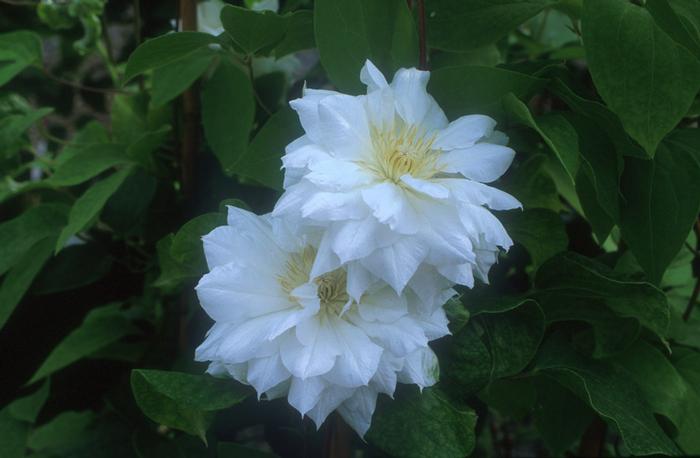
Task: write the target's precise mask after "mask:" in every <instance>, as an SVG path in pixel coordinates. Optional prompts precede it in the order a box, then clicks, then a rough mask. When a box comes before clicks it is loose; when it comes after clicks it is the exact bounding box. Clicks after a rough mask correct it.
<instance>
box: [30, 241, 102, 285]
mask: <svg viewBox="0 0 700 458" xmlns="http://www.w3.org/2000/svg"><path fill="white" fill-rule="evenodd" d="M113 260H114V259H113V258H112V256H110V255H109V253H107V252H106V251H105V249H104V248H103V247H102V246H100V245H99V244H96V243H86V244H83V245H71V246H68V247H66V248H65V249H63V250H61V252H60V253H58V255H56V256H55V257H54V258H52V259H50V260H49V262H47V263H46V266H45V267H44V269H43V270H42V271H41V273H40V274H39V275H38V276H37V277H36V280H34V283H33V284H32V294H53V293H57V292H60V291H68V290H71V289H76V288H80V287H82V286H85V285H89V284H92V283H94V282H96V281H98V280H100V279H101V278H103V277H104V276H105V275H107V273H108V272H109V270H110V268H111V267H112V261H113Z"/></svg>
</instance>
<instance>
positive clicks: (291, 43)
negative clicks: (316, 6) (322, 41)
mask: <svg viewBox="0 0 700 458" xmlns="http://www.w3.org/2000/svg"><path fill="white" fill-rule="evenodd" d="M283 17H284V19H285V21H287V32H286V33H285V35H284V38H283V39H282V41H281V42H280V43H279V44H277V46H275V49H274V53H275V56H276V57H278V58H279V57H282V56H286V55H287V54H291V53H293V52H297V51H301V50H304V49H310V48H313V47H315V46H316V42H315V41H314V22H313V21H314V14H313V12H311V11H308V10H301V11H295V12H293V13H292V14H289V15H285V16H283Z"/></svg>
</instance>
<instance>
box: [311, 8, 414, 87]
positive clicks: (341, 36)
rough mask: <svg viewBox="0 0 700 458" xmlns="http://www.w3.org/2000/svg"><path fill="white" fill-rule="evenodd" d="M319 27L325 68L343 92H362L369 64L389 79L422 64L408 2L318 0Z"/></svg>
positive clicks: (316, 29) (315, 15)
mask: <svg viewBox="0 0 700 458" xmlns="http://www.w3.org/2000/svg"><path fill="white" fill-rule="evenodd" d="M314 27H315V32H316V44H317V46H318V50H319V53H320V55H321V64H323V68H325V69H326V72H327V73H328V77H329V78H330V79H331V81H332V82H333V83H334V84H335V85H336V86H337V87H338V89H340V90H341V91H343V92H349V93H360V92H363V90H364V89H363V88H364V85H363V84H362V83H361V82H360V69H361V68H362V66H363V65H364V64H365V60H367V59H370V60H371V61H372V62H373V63H374V64H375V65H376V66H377V67H379V69H381V70H382V71H384V72H385V73H386V74H387V75H388V74H391V73H393V72H394V71H396V70H398V69H399V68H401V67H415V66H416V64H417V63H418V34H417V33H416V27H415V24H414V22H413V18H412V17H411V12H410V11H409V10H408V7H407V5H406V2H405V1H404V0H384V1H381V2H378V1H375V0H357V1H352V2H348V1H344V0H318V1H317V2H316V3H315V7H314Z"/></svg>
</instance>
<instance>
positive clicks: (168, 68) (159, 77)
mask: <svg viewBox="0 0 700 458" xmlns="http://www.w3.org/2000/svg"><path fill="white" fill-rule="evenodd" d="M215 55H216V53H215V52H214V51H212V50H211V49H209V48H199V49H197V50H195V51H193V52H192V53H190V54H187V55H186V56H185V57H183V58H181V59H178V60H175V61H173V62H170V63H169V64H166V65H163V66H162V67H158V68H156V69H155V70H154V71H153V80H152V81H153V92H152V94H151V104H152V105H153V106H154V107H159V106H162V105H165V104H166V103H168V102H170V101H171V100H172V99H174V98H175V97H177V96H178V95H180V94H181V93H182V92H184V91H185V89H187V88H188V87H190V86H191V85H192V83H194V82H195V81H196V80H197V78H199V77H200V76H202V73H204V72H205V71H206V70H207V68H209V65H211V62H212V60H213V59H214V56H215Z"/></svg>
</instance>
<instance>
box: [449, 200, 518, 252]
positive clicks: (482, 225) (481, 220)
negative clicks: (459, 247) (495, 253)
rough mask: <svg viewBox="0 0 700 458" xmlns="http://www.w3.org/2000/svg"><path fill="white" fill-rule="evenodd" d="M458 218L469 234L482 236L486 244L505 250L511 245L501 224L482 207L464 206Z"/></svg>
mask: <svg viewBox="0 0 700 458" xmlns="http://www.w3.org/2000/svg"><path fill="white" fill-rule="evenodd" d="M459 217H460V219H461V221H462V224H464V227H465V228H466V229H467V231H468V232H469V233H470V234H482V235H483V236H484V240H485V241H486V242H488V243H490V244H493V245H497V246H501V247H503V248H505V249H508V248H510V247H511V246H512V245H513V240H511V238H510V237H509V236H508V233H507V232H506V229H505V228H504V227H503V224H501V222H500V221H498V218H496V217H495V216H493V214H492V213H491V212H490V211H488V210H487V209H485V208H484V207H480V206H478V205H468V204H466V205H465V206H464V209H463V211H461V212H460V213H459Z"/></svg>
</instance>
